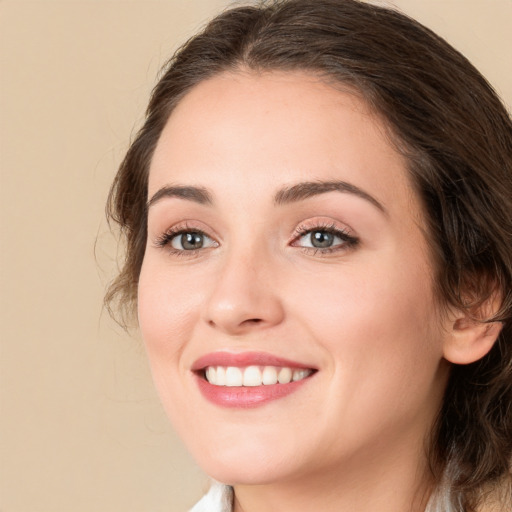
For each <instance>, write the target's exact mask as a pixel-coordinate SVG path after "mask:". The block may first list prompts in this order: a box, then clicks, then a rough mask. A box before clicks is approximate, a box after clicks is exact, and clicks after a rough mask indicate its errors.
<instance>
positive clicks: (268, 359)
mask: <svg viewBox="0 0 512 512" xmlns="http://www.w3.org/2000/svg"><path fill="white" fill-rule="evenodd" d="M208 366H235V367H238V368H241V367H245V366H286V367H288V368H309V369H311V370H316V368H314V367H312V366H310V365H309V364H307V363H301V362H298V361H291V360H290V359H284V358H282V357H278V356H275V355H272V354H267V353H265V352H240V353H235V352H212V353H211V354H206V355H205V356H202V357H200V358H199V359H198V360H197V361H195V362H194V364H193V365H192V371H194V372H197V371H200V370H204V369H205V368H207V367H208Z"/></svg>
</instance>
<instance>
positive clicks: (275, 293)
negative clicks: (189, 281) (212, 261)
mask: <svg viewBox="0 0 512 512" xmlns="http://www.w3.org/2000/svg"><path fill="white" fill-rule="evenodd" d="M217 268H218V275H217V276H216V279H214V280H213V282H214V286H213V287H212V290H211V294H210V297H209V300H208V302H207V304H206V307H205V320H206V321H207V322H208V323H209V324H210V326H212V327H215V328H217V329H220V330H222V331H224V332H227V333H231V334H241V333H243V332H245V331H247V330H251V329H254V328H264V327H269V326H272V325H276V324H277V323H279V322H280V321H281V320H282V318H283V315H284V312H283V308H282V303H281V301H280V298H279V290H278V289H277V287H276V286H275V283H274V276H275V272H276V266H275V261H274V258H272V254H271V253H270V251H268V250H265V249H263V248H262V247H257V246H256V244H254V243H245V244H244V243H236V244H233V245H232V247H230V248H229V249H227V250H226V253H225V256H224V257H223V259H222V262H221V263H220V264H219V266H218V267H217Z"/></svg>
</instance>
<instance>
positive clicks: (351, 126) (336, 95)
mask: <svg viewBox="0 0 512 512" xmlns="http://www.w3.org/2000/svg"><path fill="white" fill-rule="evenodd" d="M387 134H388V131H387V128H386V126H385V123H384V122H383V121H382V120H381V119H379V118H378V116H377V115H376V114H375V113H373V112H372V111H371V109H370V108H369V106H368V105H367V104H366V102H365V101H364V100H363V99H362V98H361V96H360V95H359V94H357V93H356V92H355V91H351V90H349V89H347V90H341V89H339V88H334V87H333V86H331V85H328V84H327V83H325V82H324V81H322V80H321V79H320V78H319V77H317V76H315V75H313V74H308V73H302V72H300V73H299V72H267V73H259V74H256V73H252V72H238V73H224V74H221V75H218V76H215V77H214V78H211V79H209V80H206V81H204V82H201V83H200V84H198V85H197V86H196V87H194V88H193V89H192V90H191V91H190V92H189V93H188V94H187V95H186V96H185V97H184V98H183V99H182V100H181V101H180V103H179V104H178V105H177V107H176V108H175V110H174V111H173V113H172V115H171V116H170V118H169V120H168V122H167V124H166V126H165V128H164V130H163V132H162V135H161V137H160V140H159V142H158V144H157V147H156V150H155V154H154V156H153V160H152V163H151V168H150V177H149V196H150V197H151V195H152V194H154V193H155V192H156V191H157V190H158V189H159V188H161V187H162V186H165V185H168V184H169V183H174V182H178V183H186V184H193V185H200V186H206V187H210V186H211V187H213V188H214V189H215V188H216V187H217V188H219V189H222V190H227V189H228V188H229V187H230V186H235V187H237V189H238V190H239V191H240V189H244V188H245V189H246V190H247V192H248V193H250V194H252V195H254V194H256V192H257V191H258V190H263V188H266V189H268V190H267V192H268V193H270V192H271V190H275V189H276V188H278V187H280V186H283V185H289V184H293V183H294V182H298V181H312V180H315V179H318V180H337V179H338V180H339V179H343V180H346V181H349V182H351V183H353V184H354V185H356V186H358V187H360V188H370V191H373V192H374V193H375V194H376V195H380V196H381V198H382V202H383V203H387V204H389V206H390V207H391V208H393V205H395V204H398V203H402V206H403V204H404V201H405V202H407V203H409V202H410V201H411V200H413V201H414V200H415V199H414V192H413V191H412V187H411V186H410V184H409V179H408V174H407V171H406V167H407V165H406V161H405V159H404V158H403V157H402V156H401V155H400V154H399V153H398V152H397V151H396V150H395V148H394V146H393V145H392V144H391V143H390V141H389V138H388V135H387Z"/></svg>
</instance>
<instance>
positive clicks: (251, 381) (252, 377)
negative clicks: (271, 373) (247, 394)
mask: <svg viewBox="0 0 512 512" xmlns="http://www.w3.org/2000/svg"><path fill="white" fill-rule="evenodd" d="M244 386H261V372H260V369H259V368H258V367H257V366H248V367H247V368H246V369H245V371H244Z"/></svg>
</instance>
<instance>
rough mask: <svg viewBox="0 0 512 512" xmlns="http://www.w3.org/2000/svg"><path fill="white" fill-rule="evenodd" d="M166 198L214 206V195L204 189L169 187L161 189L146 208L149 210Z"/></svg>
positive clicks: (181, 186)
mask: <svg viewBox="0 0 512 512" xmlns="http://www.w3.org/2000/svg"><path fill="white" fill-rule="evenodd" d="M164 197H177V198H179V199H187V200H188V201H193V202H195V203H199V204H206V205H212V204H213V199H212V195H211V194H210V192H208V190H207V189H206V188H204V187H194V186H183V185H167V186H165V187H162V188H161V189H159V190H158V191H157V192H156V193H155V194H154V195H153V196H152V197H151V199H150V200H149V201H148V203H147V205H146V207H147V208H148V209H149V207H150V206H153V205H154V204H155V203H157V202H158V201H160V200H161V199H163V198H164Z"/></svg>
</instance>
